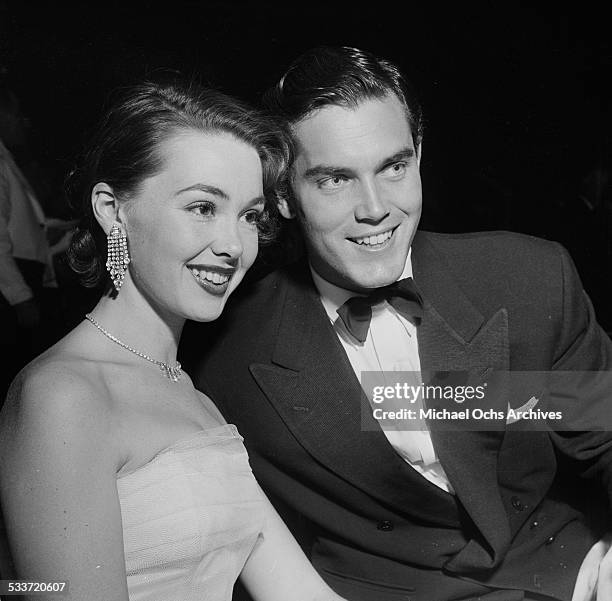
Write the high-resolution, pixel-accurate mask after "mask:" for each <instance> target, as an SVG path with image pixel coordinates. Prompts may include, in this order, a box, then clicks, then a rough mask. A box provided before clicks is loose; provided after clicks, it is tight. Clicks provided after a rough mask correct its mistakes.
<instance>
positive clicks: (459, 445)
mask: <svg viewBox="0 0 612 601" xmlns="http://www.w3.org/2000/svg"><path fill="white" fill-rule="evenodd" d="M412 257H413V272H414V279H415V282H416V283H417V285H418V286H419V289H420V290H421V292H422V294H423V297H424V301H425V306H424V316H423V321H422V323H421V326H420V327H419V329H418V341H419V355H420V359H421V369H422V371H423V372H424V373H430V374H433V375H432V378H433V380H434V381H433V382H431V383H434V384H435V383H436V380H437V378H438V376H437V375H436V373H437V372H444V371H467V372H470V373H471V374H472V378H474V377H476V378H480V380H481V381H484V379H486V374H487V372H488V371H490V370H491V369H494V370H508V369H509V349H508V320H507V312H506V310H505V309H503V308H502V309H500V310H498V311H497V312H496V313H495V314H493V316H492V317H491V318H490V319H488V320H485V318H484V317H483V316H482V314H481V313H480V312H479V311H478V309H477V308H476V307H475V306H474V305H473V304H472V302H471V301H470V300H469V298H468V297H467V296H466V294H465V293H464V292H463V291H462V289H461V288H460V287H459V285H458V283H457V282H456V281H455V280H454V279H453V275H452V271H451V269H450V268H449V266H448V265H447V264H446V262H445V261H444V260H443V258H442V257H441V256H440V255H439V254H438V253H437V251H436V250H435V248H434V247H433V246H432V245H431V243H430V241H429V239H428V238H427V237H426V236H425V235H423V234H418V235H417V236H415V240H414V243H413V254H412ZM438 383H439V382H438ZM470 383H471V384H477V383H478V381H476V380H474V379H472V380H471V382H470ZM500 408H501V409H505V405H503V407H500ZM503 435H504V432H503V430H501V431H500V430H497V431H483V432H470V431H441V430H435V428H433V429H432V439H433V442H434V447H435V449H436V453H437V454H438V457H439V458H440V462H441V463H442V465H443V466H444V470H445V472H446V474H447V476H448V478H449V480H450V482H451V484H452V485H453V487H454V489H455V492H456V494H457V496H458V497H459V499H460V500H461V503H462V505H463V507H464V508H465V510H466V512H467V513H468V515H469V516H470V518H471V519H472V520H473V522H474V523H475V524H476V526H477V527H478V529H479V531H480V532H481V534H482V536H483V539H484V540H480V541H478V540H473V541H470V543H469V544H468V545H467V546H466V547H465V548H464V549H463V550H462V552H461V553H459V554H457V555H456V556H455V557H454V558H453V560H452V561H451V562H450V564H449V565H448V566H447V567H448V568H449V569H456V570H465V569H474V568H476V567H478V568H486V567H491V566H492V565H495V564H496V563H497V561H499V559H500V558H501V557H502V556H503V553H504V552H505V549H506V548H507V546H508V545H509V542H510V528H509V524H508V521H507V517H506V512H505V509H504V506H503V503H502V499H501V496H500V493H499V487H498V483H497V457H498V452H499V447H500V445H501V442H502V440H503Z"/></svg>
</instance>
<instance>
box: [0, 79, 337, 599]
mask: <svg viewBox="0 0 612 601" xmlns="http://www.w3.org/2000/svg"><path fill="white" fill-rule="evenodd" d="M286 163H287V146H286V144H285V142H284V138H283V137H282V135H281V134H279V133H274V128H273V127H272V126H271V124H270V123H268V122H267V121H265V120H264V119H263V118H262V117H261V116H260V115H258V114H257V113H255V112H254V111H253V110H251V109H249V108H247V107H245V106H243V105H242V104H241V103H239V102H237V101H236V100H234V99H231V98H228V97H227V96H225V95H223V94H221V93H218V92H214V91H211V90H208V91H205V90H201V89H195V88H193V87H186V86H181V85H177V84H172V85H156V84H144V85H140V86H137V87H134V88H132V89H130V90H128V91H127V93H126V94H125V95H124V97H123V98H122V99H120V101H119V102H118V103H117V104H115V106H114V107H113V108H112V109H111V110H110V111H109V113H108V114H107V115H106V117H105V119H104V121H103V123H102V125H101V128H100V130H99V132H98V134H97V136H96V137H95V138H94V141H93V143H92V145H91V147H90V150H89V152H88V153H87V154H86V156H85V159H84V164H83V167H82V169H81V170H80V178H79V180H80V189H81V190H82V193H81V198H82V200H83V203H84V208H85V219H84V226H83V227H82V228H81V229H80V230H79V232H78V233H77V234H76V236H75V239H74V241H73V244H72V250H71V256H72V263H73V265H74V266H75V267H76V269H77V270H78V271H79V272H80V273H81V275H82V276H83V277H84V278H85V280H86V281H87V282H88V283H89V284H92V283H94V282H96V281H97V280H98V279H99V278H100V277H101V276H102V275H103V274H104V265H105V264H106V268H107V269H108V272H109V274H108V275H109V276H110V279H111V280H112V284H111V285H110V289H109V292H108V293H107V294H105V295H104V296H103V297H102V298H101V300H100V302H99V303H98V304H97V306H96V307H95V309H94V310H93V311H92V313H91V314H89V315H87V319H86V320H84V321H83V322H82V323H81V324H80V325H78V326H77V327H76V328H75V329H74V330H73V331H72V332H70V333H69V334H68V335H67V336H66V337H65V338H63V339H62V340H61V341H60V342H59V343H57V344H56V345H55V346H53V347H52V348H51V349H49V350H48V351H47V352H46V353H44V354H43V355H41V356H40V357H39V358H37V359H36V360H35V361H34V362H32V363H31V364H30V365H29V366H27V367H26V368H25V369H24V370H23V371H22V373H21V374H20V375H19V376H18V378H17V379H16V380H15V381H14V383H13V385H12V388H11V392H10V394H9V398H8V399H7V402H6V405H5V408H4V410H3V412H2V415H1V421H0V440H1V441H2V442H1V448H0V485H1V490H2V496H1V501H2V506H3V509H4V514H5V519H6V525H7V531H8V536H9V541H10V544H11V547H12V553H13V559H14V562H15V565H16V569H17V571H18V576H19V577H20V578H26V579H28V580H35V581H53V580H55V581H57V580H67V581H69V594H68V597H67V598H68V599H78V600H83V601H84V600H86V599H100V600H104V601H108V600H111V599H112V600H127V599H128V598H129V599H130V600H132V601H133V600H135V599H138V600H140V599H147V600H156V601H160V600H163V601H168V600H173V599H176V600H177V601H178V600H180V601H187V600H191V599H193V600H196V599H197V600H199V601H202V600H204V599H206V600H207V601H216V600H227V599H230V598H231V591H232V587H233V584H234V581H235V579H236V577H237V576H238V575H239V574H240V573H241V577H242V579H243V581H244V584H245V585H246V587H247V589H248V590H249V591H250V593H251V594H252V596H253V597H254V598H255V599H256V600H261V601H263V600H265V601H274V600H276V599H278V600H279V601H287V599H339V597H337V596H336V595H335V594H334V593H333V592H331V590H330V589H329V588H327V586H326V585H325V584H324V583H323V581H322V580H321V579H320V577H319V576H318V575H317V574H316V572H315V571H314V570H313V569H312V567H311V566H310V564H309V563H308V561H307V560H306V558H305V556H304V555H303V554H302V552H301V550H300V548H299V547H298V546H297V544H296V543H295V541H294V540H293V538H292V537H291V535H290V534H289V532H288V531H287V529H286V527H285V526H284V524H283V523H282V521H281V520H280V519H279V517H278V516H277V514H276V513H275V512H274V510H273V508H272V507H271V505H270V504H269V502H268V501H267V500H266V499H265V497H264V496H263V493H262V492H261V490H260V489H259V487H258V486H257V483H256V482H255V480H254V478H253V476H252V473H251V471H250V468H249V465H248V459H247V455H246V451H245V449H244V447H243V445H242V439H241V438H240V436H239V435H238V433H237V432H236V430H235V427H234V426H232V425H228V424H226V423H225V421H224V420H223V418H222V416H221V415H220V413H219V412H218V410H217V409H216V408H215V406H214V404H213V403H212V402H211V400H210V399H208V398H206V397H205V396H203V395H202V394H201V393H199V392H198V391H197V390H196V389H195V388H194V386H193V384H192V383H191V380H190V378H189V376H188V375H187V374H186V373H184V372H183V371H182V370H181V367H180V365H179V364H178V363H177V361H176V350H177V344H178V341H179V338H180V335H181V330H182V328H183V324H184V322H185V320H186V319H194V320H199V321H209V320H213V319H216V318H217V317H218V316H219V314H220V313H221V311H222V309H223V307H224V305H225V302H226V301H227V298H228V296H229V295H230V294H231V293H232V291H233V290H234V289H235V288H236V286H237V285H238V284H239V282H240V280H241V279H242V277H243V276H244V273H245V272H246V270H247V269H248V268H249V267H250V266H251V264H252V263H253V261H254V259H255V256H256V254H257V248H258V235H263V234H265V230H266V226H267V225H268V224H269V207H270V202H271V199H272V196H273V190H274V189H275V186H276V184H277V181H278V177H279V175H280V173H281V169H282V168H283V167H284V165H286ZM260 232H263V233H262V234H260ZM106 248H108V253H105V252H104V251H105V249H106ZM102 255H106V256H102ZM202 344H205V341H202ZM245 344H248V340H247V341H245ZM126 573H127V577H126Z"/></svg>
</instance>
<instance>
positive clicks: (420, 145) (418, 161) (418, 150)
mask: <svg viewBox="0 0 612 601" xmlns="http://www.w3.org/2000/svg"><path fill="white" fill-rule="evenodd" d="M422 156H423V140H421V141H420V142H419V147H418V148H417V165H418V166H419V168H420V167H421V157H422Z"/></svg>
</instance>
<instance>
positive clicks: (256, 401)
mask: <svg viewBox="0 0 612 601" xmlns="http://www.w3.org/2000/svg"><path fill="white" fill-rule="evenodd" d="M412 248H413V251H412V263H413V271H414V279H415V282H416V283H417V285H418V287H419V289H420V290H421V292H422V295H423V297H424V301H425V305H424V317H423V321H422V324H421V325H420V327H419V328H418V344H419V355H420V359H421V366H422V369H423V370H433V371H436V370H474V371H475V373H479V372H480V373H483V372H485V371H486V370H488V369H490V368H493V369H501V370H515V371H523V370H525V371H529V370H538V371H546V370H572V371H573V370H608V369H610V365H611V362H612V350H611V349H612V345H611V344H610V340H609V339H608V338H607V337H606V335H605V334H604V333H603V332H602V330H601V329H600V328H599V326H598V325H597V323H596V321H595V317H594V315H593V310H592V307H591V304H590V302H589V300H588V298H587V297H586V295H585V294H584V292H583V290H582V287H581V284H580V280H579V278H578V276H577V274H576V272H575V269H574V267H573V264H572V262H571V259H570V258H569V256H568V254H567V253H566V252H565V251H564V250H563V248H562V247H560V246H559V245H557V244H555V243H551V242H547V241H544V240H540V239H537V238H532V237H528V236H522V235H517V234H509V233H503V232H493V233H476V234H463V235H443V234H433V233H426V232H418V233H417V235H416V236H415V239H414V241H413V245H412ZM217 327H218V331H217V334H214V333H213V329H214V328H217ZM214 328H213V329H211V328H210V326H203V325H200V326H194V329H192V330H191V331H189V332H188V334H187V336H186V338H185V340H186V343H185V345H186V346H184V347H183V352H184V355H185V356H184V357H183V360H184V361H185V362H187V363H190V362H191V364H192V365H193V375H194V379H195V383H196V385H197V386H198V387H200V388H201V389H202V390H204V391H205V392H206V393H207V394H208V395H209V396H210V397H211V398H212V399H213V400H214V401H215V403H217V404H218V406H219V408H220V409H221V411H222V412H223V413H224V414H225V416H226V417H227V419H228V420H229V421H231V422H233V423H235V424H237V426H238V428H239V430H240V431H241V433H242V435H243V436H244V437H245V442H246V446H247V448H248V450H249V453H250V457H251V464H252V467H253V470H254V472H255V475H256V476H257V478H258V479H259V481H260V482H261V484H262V486H263V487H264V489H265V490H266V491H267V492H268V494H269V495H270V496H271V498H272V500H273V501H274V502H275V503H276V504H277V507H278V508H279V510H280V512H281V514H282V515H283V516H284V517H285V519H286V520H287V522H288V523H289V525H290V527H292V528H293V529H294V531H295V532H296V534H298V535H299V536H300V538H301V542H302V544H303V545H304V547H305V549H306V550H307V552H308V553H309V554H310V557H311V560H312V561H313V564H314V565H315V567H316V568H317V569H318V570H319V571H320V573H321V574H322V575H323V577H324V578H325V579H326V580H327V581H328V582H329V583H330V585H331V586H332V587H333V588H335V589H336V590H337V591H338V592H339V593H340V594H343V595H344V596H346V597H347V598H348V599H351V600H362V599H377V600H378V599H382V600H391V599H393V600H397V599H412V600H414V601H416V600H419V601H431V600H432V599H436V600H450V599H452V600H455V599H468V598H470V599H471V598H476V597H477V596H479V595H485V594H487V592H490V591H492V590H497V589H499V592H497V593H490V595H491V596H490V597H485V598H486V599H489V598H490V599H504V600H510V599H523V598H524V592H523V591H527V595H528V597H529V598H540V597H538V595H549V596H550V597H553V598H555V599H569V598H570V597H571V593H572V589H573V586H574V581H575V578H576V573H577V570H578V567H579V565H580V562H581V561H582V559H583V557H584V555H585V553H586V551H587V549H588V548H589V547H590V546H591V545H592V544H593V542H594V541H595V540H596V536H597V533H596V532H594V531H593V528H592V526H591V525H590V524H588V523H587V522H588V519H587V518H588V517H589V516H588V514H589V511H590V510H589V509H588V507H587V508H586V509H585V507H583V506H580V503H581V502H583V503H582V504H583V505H584V501H585V499H584V495H582V498H581V495H576V497H577V498H572V494H571V492H572V490H573V491H575V490H576V488H575V487H574V488H568V486H567V485H566V486H565V488H564V487H563V482H562V480H563V478H559V476H564V475H565V467H563V466H564V465H565V463H564V462H566V461H567V462H568V463H571V465H572V466H573V467H575V468H576V470H577V471H579V472H583V474H585V475H587V476H592V477H593V478H594V479H595V480H596V481H597V482H600V483H602V488H603V489H605V490H603V492H602V494H601V495H600V498H602V499H606V498H609V497H612V494H611V493H612V482H611V480H610V472H611V470H610V468H609V467H608V466H609V465H611V463H610V462H611V461H612V446H611V445H612V440H611V437H610V435H609V434H608V433H607V432H573V433H571V435H568V434H567V433H547V432H524V431H520V429H514V428H511V427H508V428H507V429H506V430H505V431H504V430H502V431H489V432H457V431H455V432H434V433H432V436H433V441H434V446H435V449H436V452H437V454H438V456H439V458H440V461H441V463H442V465H443V467H444V469H445V471H446V474H447V475H448V477H449V479H450V481H451V483H452V485H453V487H454V489H455V491H456V496H455V497H453V496H452V495H448V494H447V493H444V492H443V491H440V490H439V489H437V487H435V486H434V485H431V484H430V483H428V482H427V481H425V479H424V478H422V477H421V476H419V475H418V474H416V472H414V470H412V468H410V467H409V466H408V465H407V464H406V463H405V462H404V461H403V460H402V459H401V458H400V457H399V456H398V455H397V454H396V453H395V452H394V451H393V449H392V447H391V446H390V445H389V443H388V442H387V439H386V437H385V436H384V434H383V432H382V431H381V430H380V429H379V428H378V429H377V428H376V426H374V427H373V428H372V430H373V431H364V430H363V428H362V422H361V420H362V412H361V398H362V397H361V388H360V384H359V382H358V380H357V378H356V377H355V375H354V372H353V370H352V368H351V365H350V363H349V361H348V358H347V357H346V354H345V352H344V350H343V349H342V346H341V344H340V342H339V341H338V339H337V337H336V334H335V333H334V331H333V329H332V327H331V325H330V323H329V320H328V318H327V316H326V314H325V312H324V309H323V307H322V305H321V303H320V301H319V299H318V296H317V293H316V290H315V289H314V286H313V283H312V280H311V277H310V274H309V271H308V268H307V265H306V263H305V262H303V263H301V264H297V265H294V266H291V267H288V268H285V269H283V270H280V271H277V272H274V273H272V274H270V275H269V276H267V277H266V278H264V279H262V280H260V281H259V282H257V283H255V284H254V285H252V286H250V287H246V288H245V289H244V290H242V291H241V292H240V294H238V295H236V298H234V299H232V301H231V302H230V305H229V306H228V308H227V310H226V312H225V314H224V316H223V318H222V319H221V320H219V322H218V323H217V324H216V325H215V326H214ZM196 345H197V346H196ZM198 347H199V348H198ZM194 358H195V361H194ZM589 394H590V393H589V392H588V391H585V393H584V397H585V398H581V399H580V401H579V402H580V403H581V406H582V407H584V411H585V412H588V411H589V407H590V406H591V399H590V398H589ZM607 394H608V393H607V392H605V393H604V395H607ZM610 394H612V392H611V393H610ZM599 401H601V399H599ZM611 402H612V401H611ZM370 419H372V418H371V416H370ZM560 462H561V464H560ZM560 465H561V466H562V467H561V468H560V467H559V466H560ZM593 498H594V497H591V498H590V499H587V500H586V503H587V504H588V503H589V502H591V501H592V499H593ZM307 539H308V540H307ZM498 595H499V596H498ZM542 598H548V597H542Z"/></svg>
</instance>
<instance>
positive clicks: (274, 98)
mask: <svg viewBox="0 0 612 601" xmlns="http://www.w3.org/2000/svg"><path fill="white" fill-rule="evenodd" d="M389 94H395V95H396V96H397V98H398V99H399V101H400V102H401V103H402V104H403V105H404V107H405V109H406V115H407V118H408V123H409V125H410V130H411V132H412V137H413V140H414V144H415V146H416V147H417V148H418V147H419V146H420V144H421V139H422V137H423V115H422V110H421V105H420V103H419V101H418V99H417V98H416V95H415V93H414V91H413V90H412V86H411V85H410V84H409V82H408V81H406V80H405V79H404V77H403V76H402V74H401V73H400V71H399V69H398V68H397V67H396V66H395V65H394V64H393V63H391V62H389V61H387V60H381V59H378V58H376V57H375V56H374V55H372V54H370V53H369V52H365V51H363V50H359V49H357V48H349V47H347V46H342V47H331V46H320V47H317V48H313V49H312V50H309V51H308V52H305V53H304V54H302V55H301V56H299V57H298V58H297V59H296V60H295V61H294V62H293V63H292V64H291V65H290V66H289V68H288V69H287V71H286V72H285V74H284V75H283V76H282V77H281V79H280V80H279V81H278V83H277V84H276V85H275V86H274V87H272V88H270V89H269V90H268V91H267V92H266V93H265V94H264V97H263V103H264V105H265V106H266V108H267V109H268V110H270V111H271V112H272V113H274V114H275V115H277V116H279V117H281V118H283V119H285V120H286V121H288V122H289V123H290V124H293V123H297V122H298V121H300V120H302V119H304V118H305V117H307V116H308V115H310V114H311V113H313V112H314V111H316V110H317V109H320V108H322V107H324V106H327V105H337V106H344V107H355V106H357V104H359V103H360V102H362V101H364V100H368V99H373V98H384V97H385V96H388V95H389Z"/></svg>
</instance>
